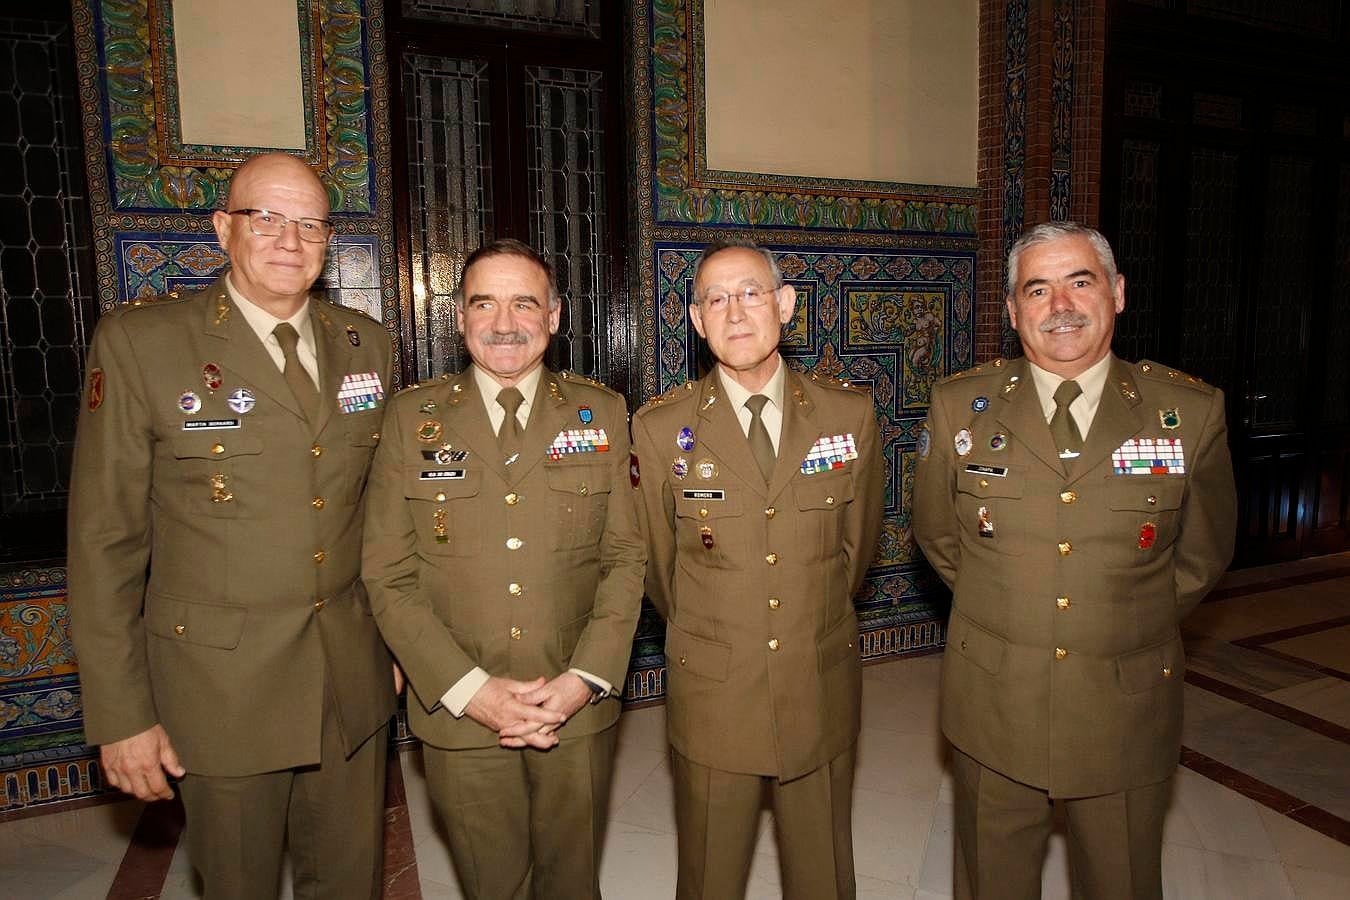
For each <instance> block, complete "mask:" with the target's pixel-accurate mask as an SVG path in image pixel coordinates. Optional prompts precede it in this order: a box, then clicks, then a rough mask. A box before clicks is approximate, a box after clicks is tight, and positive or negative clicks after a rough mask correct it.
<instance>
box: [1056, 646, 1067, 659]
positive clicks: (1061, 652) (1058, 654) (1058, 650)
mask: <svg viewBox="0 0 1350 900" xmlns="http://www.w3.org/2000/svg"><path fill="white" fill-rule="evenodd" d="M1068 655H1069V651H1068V650H1065V649H1064V648H1063V647H1056V648H1055V659H1063V658H1064V657H1066V656H1068Z"/></svg>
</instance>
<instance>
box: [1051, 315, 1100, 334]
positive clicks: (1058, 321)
mask: <svg viewBox="0 0 1350 900" xmlns="http://www.w3.org/2000/svg"><path fill="white" fill-rule="evenodd" d="M1091 323H1092V320H1091V319H1089V318H1088V317H1087V316H1085V315H1083V314H1082V313H1073V312H1062V313H1055V314H1054V315H1053V316H1051V317H1050V318H1048V319H1046V320H1045V321H1044V322H1042V323H1041V324H1040V330H1041V331H1054V330H1055V329H1056V328H1064V327H1066V326H1067V327H1070V328H1086V327H1087V326H1088V325H1090V324H1091Z"/></svg>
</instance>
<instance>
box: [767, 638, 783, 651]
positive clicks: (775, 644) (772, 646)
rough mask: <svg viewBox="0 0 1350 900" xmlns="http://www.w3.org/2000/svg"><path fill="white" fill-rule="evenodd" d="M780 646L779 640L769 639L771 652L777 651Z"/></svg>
mask: <svg viewBox="0 0 1350 900" xmlns="http://www.w3.org/2000/svg"><path fill="white" fill-rule="evenodd" d="M780 646H782V645H781V644H779V643H778V638H769V649H770V650H773V651H777V650H778V648H779V647H780Z"/></svg>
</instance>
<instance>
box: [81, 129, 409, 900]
mask: <svg viewBox="0 0 1350 900" xmlns="http://www.w3.org/2000/svg"><path fill="white" fill-rule="evenodd" d="M328 214H329V210H328V197H327V194H326V192H325V191H324V188H323V185H322V184H321V183H320V182H319V179H318V178H317V177H315V175H314V173H313V172H312V171H311V170H310V169H309V167H308V166H306V165H305V164H304V163H303V162H301V161H300V160H297V159H295V158H294V157H291V156H288V155H285V154H281V153H272V154H265V155H261V156H257V157H254V158H253V159H251V160H249V161H248V162H246V163H245V164H244V165H243V166H241V167H240V168H239V170H238V171H237V172H236V173H235V175H234V178H233V180H232V182H231V185H230V190H229V204H228V205H227V206H226V207H225V209H224V210H221V211H218V212H216V213H215V214H214V215H213V217H212V223H213V224H214V226H215V229H216V235H217V237H218V238H219V239H220V245H221V247H222V248H223V249H224V250H225V252H226V253H227V254H228V255H229V258H230V266H229V269H228V271H226V273H225V274H223V275H221V276H220V277H219V278H217V279H216V280H215V281H214V282H213V283H211V284H210V285H209V286H207V287H206V288H205V289H203V290H196V291H184V292H182V293H181V294H180V293H179V292H178V291H171V292H170V293H169V294H167V295H165V296H161V297H156V298H145V299H137V300H134V301H132V302H130V303H126V304H121V305H119V306H117V307H116V308H114V309H113V310H110V311H108V312H107V313H105V314H104V315H103V318H102V319H101V320H100V322H99V324H98V327H97V329H96V330H95V333H94V338H93V344H92V347H91V349H90V353H89V358H88V374H87V385H86V389H85V398H84V404H83V406H82V409H81V413H80V421H79V426H78V433H77V438H76V445H75V458H74V464H73V475H72V483H71V489H70V493H71V503H70V521H69V538H70V540H69V545H70V546H69V566H70V570H69V578H70V598H69V603H70V614H71V619H72V634H73V637H74V642H75V647H76V650H77V652H78V654H79V666H80V681H81V685H82V688H83V700H84V724H85V734H86V737H87V740H88V741H89V743H90V744H96V745H100V758H101V763H102V771H103V773H104V777H105V778H106V780H107V781H108V783H109V784H111V785H112V786H114V787H117V788H120V789H121V790H123V791H126V792H127V793H129V794H132V795H134V796H135V797H137V798H138V799H140V800H145V801H150V800H157V799H167V798H170V797H172V796H173V787H172V785H171V782H170V777H172V778H175V779H179V787H180V789H181V794H182V798H183V803H184V806H185V807H186V810H187V838H188V846H189V852H190V856H191V859H192V863H193V865H194V867H195V868H196V869H197V871H198V872H199V873H200V875H201V877H202V879H203V881H204V884H205V888H206V896H207V897H209V898H212V900H218V898H235V897H237V898H249V900H256V898H260V897H269V896H276V891H277V886H278V882H279V879H280V874H281V869H282V852H283V846H285V845H287V844H289V848H290V856H291V863H292V868H293V871H294V876H295V877H294V895H295V896H296V897H297V898H325V900H327V898H368V897H377V896H378V895H379V893H380V875H381V847H382V839H383V828H382V820H383V809H384V766H385V756H386V748H387V735H386V728H387V723H388V721H389V718H390V716H391V715H392V714H393V711H394V700H395V690H396V687H395V681H396V679H397V678H398V673H397V670H396V669H393V668H392V662H391V659H390V656H389V653H388V651H387V650H386V649H385V647H384V644H383V643H382V642H381V640H380V636H379V633H378V631H377V630H376V627H375V622H374V619H373V618H372V617H371V614H370V610H369V604H368V601H367V599H366V594H365V589H364V587H363V586H362V583H361V580H360V578H359V577H358V574H359V569H360V562H361V526H362V522H363V497H364V485H365V479H366V474H367V471H368V470H369V467H370V461H371V457H372V456H373V454H374V452H375V446H376V444H377V443H378V441H379V439H380V428H381V419H382V417H383V414H384V399H385V394H386V392H387V391H388V390H389V388H390V381H389V379H390V358H391V353H390V342H389V338H388V336H387V334H386V332H385V330H384V328H383V327H382V326H381V325H380V324H379V323H378V322H375V321H374V320H372V319H369V318H367V317H366V316H363V315H361V314H360V313H357V312H353V311H351V310H348V309H345V308H343V307H340V306H336V305H333V304H330V303H327V302H324V301H322V300H319V299H318V298H315V297H311V296H310V293H309V291H310V286H311V285H312V284H313V283H314V280H315V278H316V277H318V275H319V272H320V271H321V270H322V268H323V263H324V255H325V253H326V251H327V246H328V242H329V239H330V237H331V236H332V230H333V229H332V224H331V223H330V222H329V220H328ZM391 673H392V675H391Z"/></svg>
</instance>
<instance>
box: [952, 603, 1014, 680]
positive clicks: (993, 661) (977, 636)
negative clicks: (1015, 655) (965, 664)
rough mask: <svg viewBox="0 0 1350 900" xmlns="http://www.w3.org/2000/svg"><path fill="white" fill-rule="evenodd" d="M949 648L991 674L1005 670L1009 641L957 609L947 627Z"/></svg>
mask: <svg viewBox="0 0 1350 900" xmlns="http://www.w3.org/2000/svg"><path fill="white" fill-rule="evenodd" d="M947 650H948V652H955V653H957V654H959V655H960V656H963V657H965V658H966V659H968V660H970V661H971V662H972V663H974V664H975V665H976V666H978V667H979V668H981V669H983V670H984V671H986V672H988V673H989V674H990V675H997V674H998V673H999V672H1001V671H1003V657H1004V656H1005V655H1006V654H1007V652H1008V642H1007V641H1005V640H1004V639H1003V638H1001V637H999V636H998V635H996V634H994V633H993V632H992V631H987V630H985V629H984V628H981V627H980V626H979V625H976V624H975V623H974V622H972V621H970V620H969V619H967V618H966V617H965V616H963V615H961V614H960V613H959V612H956V611H955V610H953V611H952V615H951V619H950V620H949V624H948V628H947Z"/></svg>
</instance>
